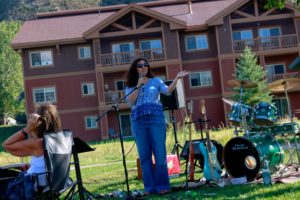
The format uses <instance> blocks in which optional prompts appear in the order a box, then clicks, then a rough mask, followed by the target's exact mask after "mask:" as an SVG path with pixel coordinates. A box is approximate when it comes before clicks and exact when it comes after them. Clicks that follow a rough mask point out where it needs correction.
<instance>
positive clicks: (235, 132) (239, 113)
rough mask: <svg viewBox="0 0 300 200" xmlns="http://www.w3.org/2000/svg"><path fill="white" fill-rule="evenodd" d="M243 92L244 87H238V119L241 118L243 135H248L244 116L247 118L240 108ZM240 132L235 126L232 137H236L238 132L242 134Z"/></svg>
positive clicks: (243, 110)
mask: <svg viewBox="0 0 300 200" xmlns="http://www.w3.org/2000/svg"><path fill="white" fill-rule="evenodd" d="M243 92H244V87H243V86H241V87H240V100H239V104H240V105H239V107H238V117H239V115H240V116H241V118H242V122H241V123H242V130H243V131H244V133H245V135H248V125H247V120H246V116H248V113H246V110H245V109H243V108H242V96H243ZM243 131H240V130H237V126H235V128H234V132H233V133H234V136H235V137H238V133H239V132H243Z"/></svg>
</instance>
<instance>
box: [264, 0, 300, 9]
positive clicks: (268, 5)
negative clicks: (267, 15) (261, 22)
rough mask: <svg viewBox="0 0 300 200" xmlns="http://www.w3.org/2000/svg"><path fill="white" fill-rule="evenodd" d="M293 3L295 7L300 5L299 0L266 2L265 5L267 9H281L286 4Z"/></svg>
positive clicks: (270, 0)
mask: <svg viewBox="0 0 300 200" xmlns="http://www.w3.org/2000/svg"><path fill="white" fill-rule="evenodd" d="M288 2H290V3H293V4H294V5H295V6H296V7H298V6H299V5H300V0H268V1H267V3H266V4H265V7H266V8H267V9H271V8H279V9H283V8H284V6H285V4H286V3H288Z"/></svg>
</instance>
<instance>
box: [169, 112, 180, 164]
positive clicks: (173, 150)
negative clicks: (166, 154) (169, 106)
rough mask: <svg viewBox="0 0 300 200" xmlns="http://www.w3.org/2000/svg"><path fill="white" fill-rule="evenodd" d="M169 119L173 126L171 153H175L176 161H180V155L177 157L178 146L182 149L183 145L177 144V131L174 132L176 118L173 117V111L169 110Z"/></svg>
mask: <svg viewBox="0 0 300 200" xmlns="http://www.w3.org/2000/svg"><path fill="white" fill-rule="evenodd" d="M171 119H172V126H173V132H174V138H175V144H174V146H173V149H172V154H175V151H176V154H177V157H178V161H179V162H180V157H179V149H178V148H179V147H180V148H181V149H182V148H183V147H182V146H181V145H180V144H179V142H178V139H177V132H176V118H175V117H174V112H173V110H171Z"/></svg>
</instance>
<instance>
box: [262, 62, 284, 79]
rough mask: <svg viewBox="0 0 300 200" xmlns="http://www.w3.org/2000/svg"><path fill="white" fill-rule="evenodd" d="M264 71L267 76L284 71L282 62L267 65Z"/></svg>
mask: <svg viewBox="0 0 300 200" xmlns="http://www.w3.org/2000/svg"><path fill="white" fill-rule="evenodd" d="M266 71H267V76H274V75H276V74H284V73H285V70H284V65H283V64H275V65H267V66H266Z"/></svg>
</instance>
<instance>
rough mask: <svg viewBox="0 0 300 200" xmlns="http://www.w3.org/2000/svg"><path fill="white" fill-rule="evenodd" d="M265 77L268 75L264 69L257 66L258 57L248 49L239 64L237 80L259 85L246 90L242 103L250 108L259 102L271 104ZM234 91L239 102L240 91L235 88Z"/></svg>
mask: <svg viewBox="0 0 300 200" xmlns="http://www.w3.org/2000/svg"><path fill="white" fill-rule="evenodd" d="M265 77H266V73H265V71H264V69H263V68H262V67H261V66H260V65H259V64H257V57H256V56H255V55H254V54H253V53H252V52H251V49H250V48H248V47H246V48H245V49H244V52H243V54H241V57H240V58H239V59H238V62H237V68H236V78H237V79H238V80H245V81H250V82H252V83H257V87H255V88H245V90H244V92H243V96H242V102H244V103H246V104H248V105H250V106H253V105H255V104H257V103H259V102H267V103H271V101H272V96H270V91H269V89H268V85H267V81H266V79H265ZM234 90H235V91H236V93H235V95H234V99H235V100H236V101H239V99H240V89H239V88H235V89H234Z"/></svg>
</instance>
